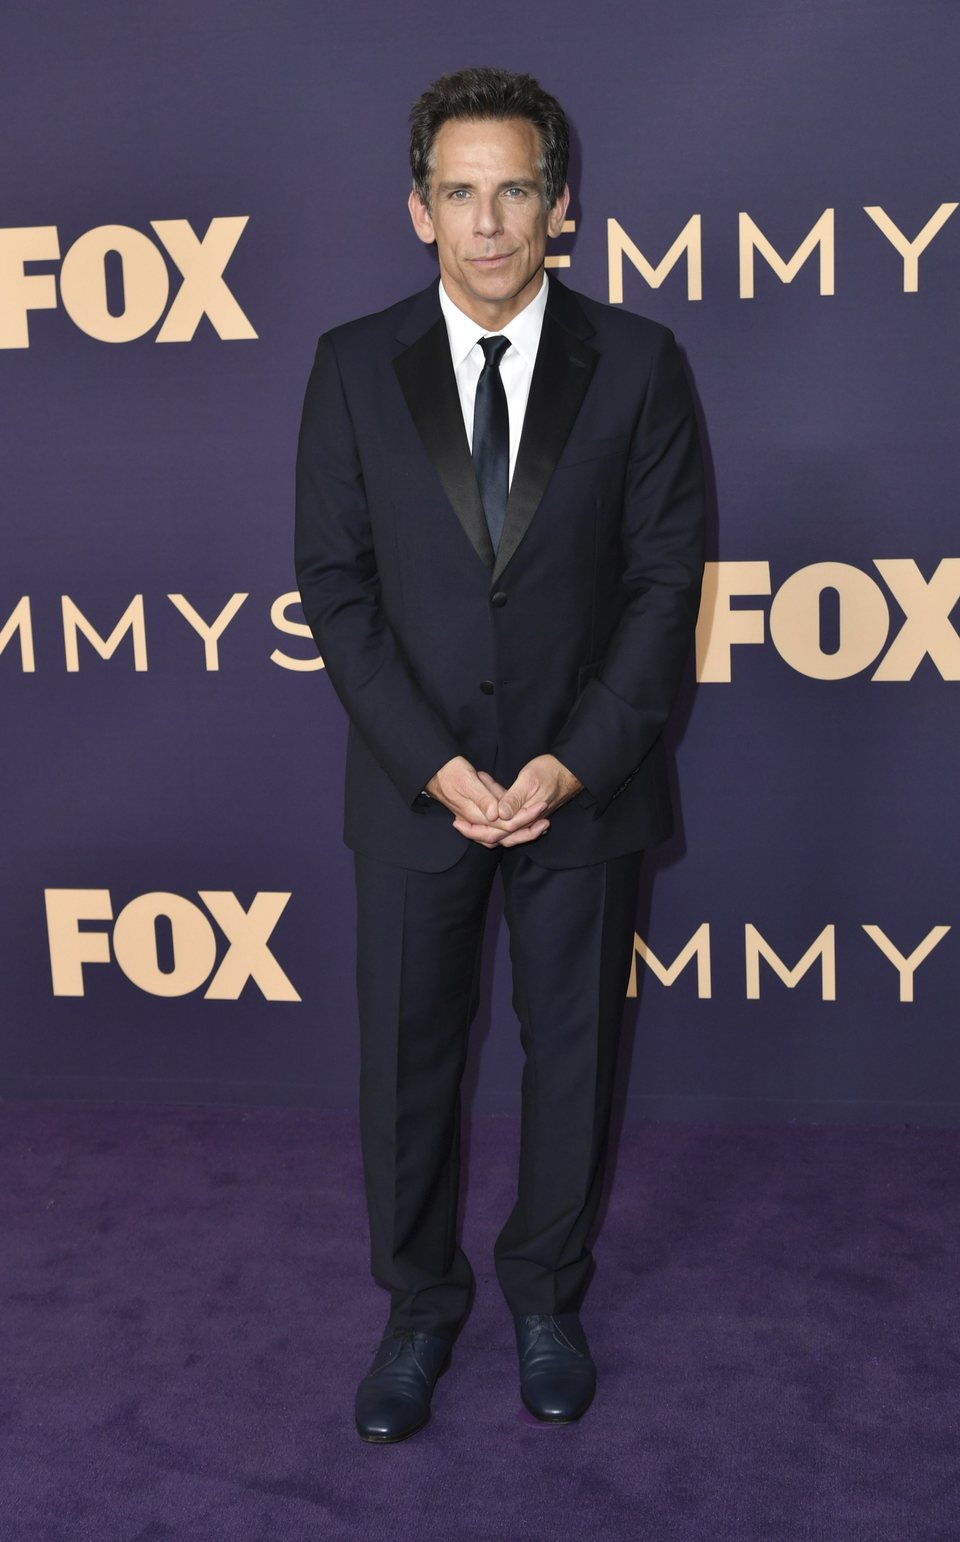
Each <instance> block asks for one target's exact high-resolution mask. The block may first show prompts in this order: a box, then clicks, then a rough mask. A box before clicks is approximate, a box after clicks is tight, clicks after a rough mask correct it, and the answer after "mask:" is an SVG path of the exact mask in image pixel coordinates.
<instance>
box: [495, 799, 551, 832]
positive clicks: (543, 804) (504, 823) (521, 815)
mask: <svg viewBox="0 0 960 1542" xmlns="http://www.w3.org/2000/svg"><path fill="white" fill-rule="evenodd" d="M499 807H500V808H501V809H502V808H503V800H502V799H501V801H500V804H499ZM546 808H547V800H546V798H538V799H537V800H536V802H535V803H527V804H524V806H523V807H522V808H520V809H518V811H517V812H516V813H515V814H511V815H509V816H508V817H506V818H505V817H504V816H503V815H502V814H498V815H497V816H496V818H495V820H491V823H496V824H498V825H499V826H500V827H501V828H502V829H504V830H518V829H520V828H521V827H522V826H523V825H528V824H532V822H533V821H534V820H535V819H539V818H540V815H541V814H544V813H546Z"/></svg>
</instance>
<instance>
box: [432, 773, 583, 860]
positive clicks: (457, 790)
mask: <svg viewBox="0 0 960 1542" xmlns="http://www.w3.org/2000/svg"><path fill="white" fill-rule="evenodd" d="M582 788H583V783H582V782H581V781H580V780H579V778H578V777H576V776H574V774H573V772H572V771H568V770H567V768H566V766H565V765H563V764H562V763H561V762H560V761H559V760H558V759H557V757H556V756H555V755H537V756H536V757H535V758H534V759H533V760H528V761H527V764H526V765H525V766H524V767H523V768H522V770H521V771H520V772H519V773H518V774H517V777H516V780H515V781H514V782H513V785H512V786H510V787H501V785H500V783H499V782H498V781H496V779H495V778H494V777H492V776H491V775H490V773H489V771H477V770H475V768H474V767H473V766H472V765H471V764H470V762H469V760H467V758H466V757H465V756H464V755H456V756H454V758H453V760H448V761H447V763H446V765H444V766H441V767H440V770H439V771H438V772H437V773H436V775H435V776H432V777H431V778H430V780H429V782H428V783H427V787H426V790H427V792H429V793H430V794H431V795H432V796H433V797H434V798H437V799H439V801H440V802H441V803H443V804H445V805H446V807H447V808H448V809H449V810H450V812H451V813H452V814H453V815H454V820H453V827H454V829H455V830H459V831H460V834H461V835H465V836H467V838H468V839H469V840H471V841H477V842H478V843H479V844H480V845H481V846H519V845H520V844H522V842H524V841H535V840H536V839H537V837H538V836H540V835H542V834H543V832H544V831H545V830H547V829H549V827H550V819H549V815H550V814H552V813H553V812H554V811H555V810H556V809H558V808H560V807H561V805H562V804H564V803H566V802H568V800H569V799H570V798H573V797H575V796H576V794H577V793H578V792H580V791H581V790H582Z"/></svg>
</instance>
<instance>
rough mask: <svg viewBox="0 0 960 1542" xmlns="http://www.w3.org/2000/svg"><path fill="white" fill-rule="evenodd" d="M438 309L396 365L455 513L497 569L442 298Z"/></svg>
mask: <svg viewBox="0 0 960 1542" xmlns="http://www.w3.org/2000/svg"><path fill="white" fill-rule="evenodd" d="M436 309H437V312H438V313H439V320H438V321H436V322H435V323H434V325H433V326H432V327H431V328H430V330H429V331H428V332H425V333H424V334H423V336H422V337H420V338H419V339H418V340H417V342H415V343H413V344H412V345H411V346H410V347H409V348H407V349H406V350H405V351H404V352H403V353H401V354H398V356H397V357H396V358H395V359H394V361H393V367H394V369H395V370H396V372H397V377H398V379H399V381H400V385H401V387H402V390H403V394H404V396H405V397H406V399H407V406H408V407H409V409H410V415H411V417H412V418H413V421H414V423H415V424H416V426H417V432H418V433H419V435H420V438H421V439H422V440H423V444H424V448H425V449H426V452H427V454H428V455H429V457H430V459H431V461H432V462H433V467H434V470H435V471H436V473H437V476H438V477H439V478H440V482H441V485H442V487H443V490H444V492H445V493H446V495H447V497H448V498H449V500H450V502H451V504H452V505H453V511H454V513H455V514H456V516H457V518H458V519H459V521H460V523H461V525H462V526H463V528H464V530H465V531H466V534H467V538H468V540H469V541H470V543H471V545H472V546H473V548H474V550H475V552H476V553H477V556H478V557H479V558H480V559H481V561H482V562H484V563H485V564H486V566H487V567H488V568H492V567H493V545H492V543H491V540H490V531H489V529H488V527H487V520H486V516H485V514H484V512H483V504H482V503H481V501H480V490H479V488H478V487H477V477H476V473H475V471H474V469H473V460H472V458H471V455H470V445H469V443H468V440H467V433H466V429H465V428H464V426H463V410H462V408H461V406H460V394H459V392H458V390H457V377H456V375H455V374H454V372H453V361H452V360H451V358H450V344H449V343H448V341H447V324H446V322H445V321H444V319H443V313H442V311H440V305H439V302H437V306H436Z"/></svg>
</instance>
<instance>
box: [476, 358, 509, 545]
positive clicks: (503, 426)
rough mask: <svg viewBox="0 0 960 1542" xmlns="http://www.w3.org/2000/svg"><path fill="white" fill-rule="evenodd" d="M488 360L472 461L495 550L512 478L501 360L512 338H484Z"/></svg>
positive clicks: (480, 384) (480, 382) (479, 396)
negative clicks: (501, 377)
mask: <svg viewBox="0 0 960 1542" xmlns="http://www.w3.org/2000/svg"><path fill="white" fill-rule="evenodd" d="M480 347H481V348H482V349H483V357H484V359H485V360H486V362H485V364H484V366H483V370H482V372H481V375H480V379H479V380H478V381H477V397H476V402H475V403H474V409H473V464H474V468H475V470H476V473H477V485H478V487H479V488H480V499H481V502H482V503H483V512H484V514H485V515H486V516H487V524H488V526H489V527H490V539H491V541H492V542H493V549H494V551H496V549H497V546H498V544H499V541H500V532H501V530H502V529H503V516H504V514H505V513H506V508H507V491H508V486H509V481H510V417H509V414H508V412H507V393H506V391H505V390H504V389H503V381H502V380H501V379H500V360H501V359H502V358H503V356H504V354H505V353H506V351H507V349H508V348H509V347H510V339H509V337H503V336H502V335H500V336H497V337H481V339H480Z"/></svg>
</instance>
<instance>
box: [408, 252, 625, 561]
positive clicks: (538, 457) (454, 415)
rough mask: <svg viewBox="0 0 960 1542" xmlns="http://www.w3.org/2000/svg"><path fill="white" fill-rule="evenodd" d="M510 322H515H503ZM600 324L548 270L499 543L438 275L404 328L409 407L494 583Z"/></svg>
mask: <svg viewBox="0 0 960 1542" xmlns="http://www.w3.org/2000/svg"><path fill="white" fill-rule="evenodd" d="M504 330H505V331H507V332H508V335H509V329H508V328H505V329H504ZM592 333H593V328H592V327H591V326H590V323H589V322H588V321H587V318H586V316H585V315H584V313H583V311H582V310H581V309H580V306H579V305H578V304H577V302H576V300H575V298H574V297H573V295H572V294H571V293H570V291H569V290H568V289H565V288H564V287H563V285H562V284H561V283H560V282H559V281H558V280H557V279H555V278H553V277H551V278H550V280H549V290H548V295H547V308H546V311H545V313H544V318H543V330H542V332H541V334H540V346H539V348H538V349H537V359H536V363H535V364H534V367H533V377H532V379H531V381H530V394H529V396H528V398H527V407H526V412H525V414H524V420H523V433H522V434H521V436H520V445H519V449H518V451H517V461H516V466H515V468H514V473H513V481H512V483H511V485H510V496H509V498H508V500H507V509H506V515H505V517H504V525H503V533H502V535H501V537H500V543H499V545H498V547H497V551H496V553H494V550H493V545H492V543H491V540H490V531H489V529H488V528H487V521H486V517H485V515H484V512H483V504H482V502H481V500H480V491H479V488H478V487H477V478H476V473H475V472H474V468H473V460H472V458H471V455H470V446H469V443H468V440H467V435H466V430H465V428H464V426H463V411H462V409H461V406H460V394H459V392H458V390H457V379H456V375H455V374H454V369H453V361H452V359H451V357H450V345H449V342H448V341H447V326H446V322H445V321H444V319H443V312H442V311H441V309H440V300H439V296H438V289H437V285H435V284H433V285H431V286H430V288H429V289H427V290H424V291H423V292H422V293H421V294H419V295H416V296H415V297H414V300H413V302H412V305H411V309H410V311H409V312H408V314H407V315H406V317H405V319H404V323H403V325H402V327H401V328H400V330H399V331H398V334H397V335H398V338H399V340H400V342H401V343H404V344H406V345H407V346H405V347H404V350H403V352H402V353H399V354H398V355H397V357H396V358H395V359H394V361H393V367H394V369H395V370H396V373H397V378H398V379H399V381H400V386H401V388H402V390H403V394H404V397H405V398H406V402H407V406H408V408H409V410H410V415H411V417H412V418H413V421H414V423H415V425H416V428H417V432H418V433H419V435H420V438H421V440H422V441H423V445H424V448H425V449H426V451H427V454H428V455H429V457H430V460H431V462H432V464H433V467H434V470H435V471H436V473H437V476H438V477H439V479H440V483H441V485H442V487H443V490H444V492H445V493H446V495H447V498H448V499H449V500H450V503H451V505H452V507H453V510H454V513H455V514H456V516H457V518H458V519H459V521H460V523H461V525H462V526H463V529H464V531H465V532H466V535H467V538H468V540H469V541H470V544H471V545H472V546H473V549H474V551H475V552H476V553H477V556H478V557H479V558H480V559H481V561H482V562H483V563H484V564H485V566H486V567H487V568H488V569H489V570H490V582H491V584H494V583H496V582H497V580H498V579H499V577H500V575H501V573H502V572H503V570H504V568H505V567H506V565H507V563H508V562H509V561H510V559H511V557H512V556H513V554H514V552H515V551H516V549H517V547H518V546H519V545H520V542H521V541H522V540H523V537H524V536H525V535H526V533H527V531H528V529H529V528H530V524H531V521H532V520H533V516H534V515H535V514H536V512H537V509H538V507H539V505H540V500H541V499H542V497H543V495H544V492H545V491H546V487H547V483H548V482H549V480H550V478H551V476H552V475H553V469H554V467H555V466H556V464H557V461H558V459H559V457H560V453H561V451H562V450H563V447H564V445H565V444H566V442H567V439H568V438H569V436H570V431H571V429H572V427H573V424H574V421H575V419H576V416H577V413H578V412H579V411H580V406H581V403H582V401H583V398H584V396H585V395H586V392H587V388H588V386H589V385H590V381H591V378H592V376H593V371H594V369H595V368H596V364H597V360H598V359H599V357H600V356H599V354H598V353H597V351H596V349H595V348H591V347H589V346H588V344H587V343H585V342H584V341H583V339H584V338H585V337H589V336H591V335H592Z"/></svg>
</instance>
